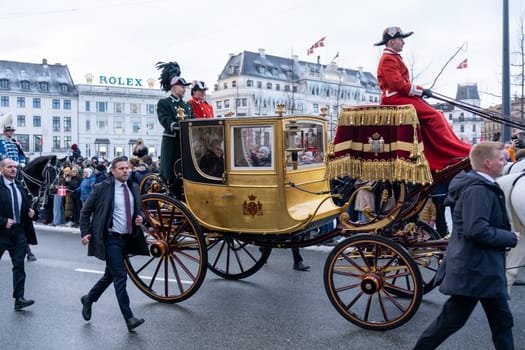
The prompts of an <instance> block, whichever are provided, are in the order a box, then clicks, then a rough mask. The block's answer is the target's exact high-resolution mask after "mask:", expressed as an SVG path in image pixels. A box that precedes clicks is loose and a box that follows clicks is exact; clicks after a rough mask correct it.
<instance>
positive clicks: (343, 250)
mask: <svg viewBox="0 0 525 350" xmlns="http://www.w3.org/2000/svg"><path fill="white" fill-rule="evenodd" d="M324 284H325V289H326V292H327V294H328V298H329V299H330V301H331V302H332V304H333V306H334V307H335V308H336V310H337V311H338V312H339V313H340V314H341V315H343V317H345V318H346V319H347V320H349V321H350V322H352V323H353V324H355V325H357V326H360V327H362V328H366V329H372V330H388V329H393V328H396V327H399V326H401V325H402V324H404V323H405V322H407V321H408V320H410V318H412V316H413V315H414V314H415V312H416V311H417V309H418V308H419V305H420V303H421V298H422V296H423V291H422V281H421V274H420V272H419V268H418V266H417V264H416V263H415V262H414V260H413V259H412V257H411V256H410V254H408V253H407V252H406V250H405V249H404V248H403V247H401V246H400V245H399V244H397V243H395V242H394V241H392V240H390V239H387V238H385V237H381V236H375V235H358V236H354V237H351V238H348V239H346V240H344V241H342V242H340V243H339V244H338V245H337V246H336V247H335V248H334V250H333V251H332V252H331V253H330V255H329V256H328V259H327V261H326V264H325V268H324ZM394 290H395V291H396V292H398V293H402V294H403V297H402V298H400V297H398V296H396V294H395V293H393V292H392V291H394Z"/></svg>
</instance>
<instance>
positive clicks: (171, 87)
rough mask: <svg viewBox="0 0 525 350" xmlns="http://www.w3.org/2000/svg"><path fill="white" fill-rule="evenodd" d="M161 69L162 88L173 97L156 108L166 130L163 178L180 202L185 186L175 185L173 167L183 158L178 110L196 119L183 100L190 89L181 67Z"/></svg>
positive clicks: (165, 65) (161, 65)
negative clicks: (182, 75) (187, 87)
mask: <svg viewBox="0 0 525 350" xmlns="http://www.w3.org/2000/svg"><path fill="white" fill-rule="evenodd" d="M157 68H158V69H161V70H162V72H161V75H160V78H159V80H160V85H161V88H162V90H163V91H166V92H170V93H171V94H170V96H168V97H166V98H163V99H160V100H159V102H158V104H157V117H158V119H159V122H160V124H161V125H162V127H163V128H164V132H163V134H162V144H161V150H160V153H161V157H162V158H161V163H160V176H161V177H162V178H163V179H164V181H166V182H167V183H168V185H169V187H170V190H171V192H172V193H173V194H174V195H175V197H177V198H179V199H180V198H181V196H182V183H180V180H177V181H176V178H175V173H174V166H175V162H176V161H177V160H178V159H180V157H181V150H180V139H179V137H180V135H179V118H180V117H182V116H181V114H179V110H180V111H183V113H182V114H183V115H184V118H193V112H192V107H191V105H190V104H189V103H187V102H185V101H184V100H183V98H184V94H185V92H186V86H188V85H190V83H187V82H186V80H184V78H182V77H181V76H180V73H181V72H180V67H179V65H178V64H177V62H168V63H164V62H158V63H157Z"/></svg>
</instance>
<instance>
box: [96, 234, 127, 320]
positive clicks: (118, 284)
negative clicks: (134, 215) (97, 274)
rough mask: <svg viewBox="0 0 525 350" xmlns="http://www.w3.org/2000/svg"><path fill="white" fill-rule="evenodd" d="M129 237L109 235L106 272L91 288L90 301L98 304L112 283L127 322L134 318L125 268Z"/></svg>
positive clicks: (106, 242)
mask: <svg viewBox="0 0 525 350" xmlns="http://www.w3.org/2000/svg"><path fill="white" fill-rule="evenodd" d="M127 236H129V235H125V236H121V237H116V236H115V235H114V234H113V233H109V234H108V238H107V239H106V241H105V244H106V270H105V271H104V276H102V278H101V279H100V280H98V282H97V283H96V284H95V285H94V286H93V288H91V290H90V291H89V293H88V299H89V301H91V302H96V301H97V300H98V299H99V298H100V296H101V295H102V293H104V291H105V290H106V289H107V288H108V287H109V285H110V284H111V283H113V286H114V287H115V294H116V295H117V300H118V305H119V307H120V311H121V312H122V316H124V319H125V320H127V319H129V318H130V317H133V313H132V312H131V308H130V306H129V296H128V292H127V291H126V280H127V272H126V268H125V267H124V251H125V249H126V244H127Z"/></svg>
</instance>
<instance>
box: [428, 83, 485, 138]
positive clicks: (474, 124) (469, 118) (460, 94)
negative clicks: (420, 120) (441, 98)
mask: <svg viewBox="0 0 525 350" xmlns="http://www.w3.org/2000/svg"><path fill="white" fill-rule="evenodd" d="M456 100H458V101H461V102H465V103H468V104H471V105H474V106H477V107H479V106H480V99H479V92H478V85H477V84H476V83H465V84H458V89H457V91H456ZM435 107H436V108H438V109H440V110H442V111H443V113H444V115H445V117H446V118H447V120H448V122H449V124H450V125H451V126H452V129H453V130H454V132H455V133H456V135H458V137H459V138H460V139H461V140H463V141H465V142H467V143H470V144H476V143H478V142H479V141H480V139H481V131H482V130H481V129H482V126H483V119H482V118H481V117H480V116H478V115H476V114H473V113H471V112H466V111H464V110H462V109H459V108H456V107H454V106H452V105H450V104H446V103H442V104H439V105H435Z"/></svg>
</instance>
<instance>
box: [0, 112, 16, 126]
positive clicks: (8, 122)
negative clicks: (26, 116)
mask: <svg viewBox="0 0 525 350" xmlns="http://www.w3.org/2000/svg"><path fill="white" fill-rule="evenodd" d="M0 127H2V128H3V130H5V129H7V128H13V113H7V114H4V116H3V117H2V119H0Z"/></svg>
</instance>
